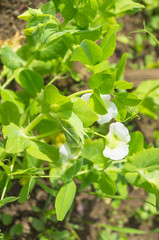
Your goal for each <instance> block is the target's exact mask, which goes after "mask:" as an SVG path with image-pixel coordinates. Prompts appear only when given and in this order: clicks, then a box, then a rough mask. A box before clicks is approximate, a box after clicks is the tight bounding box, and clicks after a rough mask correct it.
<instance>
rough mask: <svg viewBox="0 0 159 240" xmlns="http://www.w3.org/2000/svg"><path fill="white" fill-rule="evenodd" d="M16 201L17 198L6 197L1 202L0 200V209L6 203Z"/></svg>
mask: <svg viewBox="0 0 159 240" xmlns="http://www.w3.org/2000/svg"><path fill="white" fill-rule="evenodd" d="M17 199H18V197H6V198H4V199H3V200H0V207H2V206H3V205H5V204H6V203H10V202H14V201H16V200H17Z"/></svg>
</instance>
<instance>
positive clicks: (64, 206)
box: [55, 181, 76, 221]
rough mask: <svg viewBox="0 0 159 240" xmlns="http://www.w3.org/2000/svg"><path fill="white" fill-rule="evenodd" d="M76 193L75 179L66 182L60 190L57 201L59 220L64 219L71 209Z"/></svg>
mask: <svg viewBox="0 0 159 240" xmlns="http://www.w3.org/2000/svg"><path fill="white" fill-rule="evenodd" d="M75 193H76V185H75V183H74V182H73V181H71V182H69V183H66V184H65V185H64V186H63V187H62V188H61V189H60V191H59V193H58V195H57V197H56V201H55V209H56V215H57V220H59V221H62V220H63V219H64V217H65V215H66V214H67V212H68V210H69V209H70V207H71V205H72V202H73V200H74V197H75Z"/></svg>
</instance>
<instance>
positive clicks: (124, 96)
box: [117, 92, 142, 106]
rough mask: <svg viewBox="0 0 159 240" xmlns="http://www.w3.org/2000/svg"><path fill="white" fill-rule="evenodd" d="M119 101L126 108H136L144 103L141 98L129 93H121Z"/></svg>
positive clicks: (118, 96)
mask: <svg viewBox="0 0 159 240" xmlns="http://www.w3.org/2000/svg"><path fill="white" fill-rule="evenodd" d="M117 99H118V100H119V101H120V102H121V103H122V104H123V105H126V106H136V105H138V104H139V103H141V101H142V99H141V98H138V97H137V96H136V95H135V94H133V93H129V92H123V93H119V94H118V95H117Z"/></svg>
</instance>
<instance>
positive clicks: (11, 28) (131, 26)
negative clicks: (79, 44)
mask: <svg viewBox="0 0 159 240" xmlns="http://www.w3.org/2000/svg"><path fill="white" fill-rule="evenodd" d="M46 2H47V0H34V1H27V0H0V16H1V21H0V40H5V39H8V38H12V37H13V36H14V34H15V33H16V30H19V31H20V32H21V31H22V29H24V27H25V25H26V23H25V22H24V21H21V20H19V19H18V18H17V16H18V15H20V14H22V13H23V12H24V11H25V10H27V8H28V7H32V8H38V6H39V4H40V3H46ZM142 22H143V15H142V14H137V15H136V16H133V17H132V16H126V17H124V28H123V29H122V31H121V32H120V34H123V33H124V34H126V35H127V34H128V33H129V32H131V31H135V30H137V29H138V28H142ZM131 37H132V38H134V35H131ZM145 47H146V45H145ZM130 49H131V47H130V46H129V45H124V44H122V43H120V42H117V49H116V51H115V54H114V55H113V57H111V61H112V62H115V63H117V62H118V60H119V59H120V57H121V55H122V54H123V53H124V52H129V51H130ZM145 51H146V50H144V52H143V53H142V54H141V56H139V58H138V59H134V60H133V61H131V60H128V64H127V69H130V68H131V64H132V63H133V62H138V63H139V64H140V63H141V62H143V61H144V56H145ZM147 51H148V52H150V51H151V48H149V49H148V50H147ZM75 68H76V69H78V71H79V72H80V73H82V75H83V79H84V81H85V82H87V81H88V78H89V74H88V73H86V71H85V70H84V69H83V67H81V65H80V64H77V65H76V66H75ZM79 69H80V70H79ZM78 87H79V88H80V86H77V85H75V86H72V88H71V90H72V91H75V90H78ZM142 123H144V124H145V125H143V124H141V122H140V123H138V124H139V128H141V129H142V128H146V127H145V126H147V125H148V124H150V123H149V122H146V120H142ZM143 126H144V127H143ZM146 129H147V128H146ZM150 132H151V133H152V129H150V130H149V132H148V133H147V134H149V133H150ZM146 140H147V141H148V142H149V141H150V136H149V135H146ZM151 140H152V135H151ZM16 184H17V183H16ZM46 184H47V182H46ZM15 190H16V192H17V193H18V191H19V188H17V185H16V186H14V187H13V190H12V191H15ZM14 194H15V192H14ZM129 196H133V197H135V196H138V198H142V199H146V194H145V192H144V191H143V190H141V189H140V190H139V189H137V190H132V189H130V191H129ZM47 199H48V194H47V193H46V192H44V191H43V190H42V189H41V188H40V187H39V186H38V185H37V186H36V187H35V189H34V191H33V192H32V193H31V196H30V199H29V200H28V201H27V202H25V203H24V204H18V203H17V202H16V203H12V204H8V205H7V206H6V207H4V208H2V209H1V211H0V213H4V212H5V213H6V214H10V215H11V216H12V217H13V222H12V223H11V224H10V225H9V226H7V227H6V226H4V225H3V224H2V223H1V222H0V229H1V231H2V232H9V231H10V229H11V227H12V226H13V225H14V224H17V223H21V224H22V226H23V234H22V235H20V236H16V237H14V238H13V240H14V239H16V240H38V237H37V235H38V233H37V231H35V229H34V228H33V227H32V225H31V223H30V222H29V217H31V216H32V217H37V218H39V217H40V215H39V213H35V212H33V211H32V207H35V206H36V207H37V206H38V207H40V208H41V209H43V207H44V206H45V204H46V201H47ZM142 205H143V202H142V201H140V200H127V201H122V202H121V204H120V207H119V208H118V209H117V210H114V209H113V208H112V207H111V201H109V199H105V200H103V199H100V198H97V197H95V196H91V195H88V194H87V193H79V194H78V195H77V196H76V201H75V206H74V208H73V211H72V215H71V219H70V222H71V223H74V224H78V225H79V226H80V227H81V228H82V230H77V233H78V235H79V239H81V240H98V232H101V230H102V228H101V227H99V226H98V225H97V224H98V223H102V224H108V225H111V224H112V225H118V226H120V224H121V226H125V227H133V228H137V229H141V230H145V231H149V230H151V229H154V228H157V227H158V226H157V225H156V218H155V217H152V218H151V219H150V220H151V221H149V222H150V223H147V222H146V221H142V223H140V222H138V221H137V219H136V218H135V217H134V212H135V211H136V210H137V209H138V208H139V207H141V206H142ZM48 208H49V209H51V208H54V206H53V204H51V203H50V204H49V206H48ZM121 220H122V221H121ZM55 226H56V227H58V228H59V229H61V230H63V229H69V228H70V227H68V225H67V222H66V223H56V224H55ZM46 227H48V228H49V227H50V222H49V221H48V222H47V223H46ZM128 239H129V240H158V239H159V234H158V233H156V234H146V235H138V236H136V235H134V234H129V235H128ZM55 240H56V239H55ZM108 240H109V239H108Z"/></svg>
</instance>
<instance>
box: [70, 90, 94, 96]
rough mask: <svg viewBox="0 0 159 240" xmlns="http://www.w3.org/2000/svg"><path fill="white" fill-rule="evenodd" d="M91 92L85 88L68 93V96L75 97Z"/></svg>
mask: <svg viewBox="0 0 159 240" xmlns="http://www.w3.org/2000/svg"><path fill="white" fill-rule="evenodd" d="M92 92H93V90H92V89H87V90H83V91H79V92H76V93H73V94H71V95H69V96H68V97H76V96H78V95H82V94H85V93H92Z"/></svg>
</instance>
